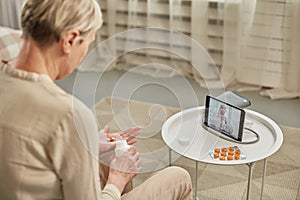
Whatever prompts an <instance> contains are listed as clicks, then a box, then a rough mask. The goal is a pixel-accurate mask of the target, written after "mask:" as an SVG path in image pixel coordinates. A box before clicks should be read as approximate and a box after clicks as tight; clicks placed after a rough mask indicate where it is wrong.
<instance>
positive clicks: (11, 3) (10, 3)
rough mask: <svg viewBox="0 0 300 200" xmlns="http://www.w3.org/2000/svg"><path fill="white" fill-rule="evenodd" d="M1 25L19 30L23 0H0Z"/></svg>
mask: <svg viewBox="0 0 300 200" xmlns="http://www.w3.org/2000/svg"><path fill="white" fill-rule="evenodd" d="M0 4H1V18H2V19H1V20H2V21H0V22H1V25H2V26H5V27H9V28H14V29H21V26H20V19H19V18H20V12H21V7H22V4H23V0H1V2H0Z"/></svg>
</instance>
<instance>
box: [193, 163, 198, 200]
mask: <svg viewBox="0 0 300 200" xmlns="http://www.w3.org/2000/svg"><path fill="white" fill-rule="evenodd" d="M195 168H196V171H195V194H194V195H195V200H198V198H197V189H198V181H197V178H198V162H197V161H196V167H195Z"/></svg>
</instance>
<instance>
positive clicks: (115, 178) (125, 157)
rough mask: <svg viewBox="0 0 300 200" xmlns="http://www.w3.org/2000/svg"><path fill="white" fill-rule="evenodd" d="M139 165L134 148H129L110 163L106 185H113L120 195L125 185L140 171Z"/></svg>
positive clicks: (138, 155)
mask: <svg viewBox="0 0 300 200" xmlns="http://www.w3.org/2000/svg"><path fill="white" fill-rule="evenodd" d="M140 164H141V159H140V154H139V153H138V152H137V151H136V148H135V147H133V146H132V147H130V149H129V150H128V151H127V152H125V153H124V154H122V155H121V156H120V157H115V158H114V159H113V160H112V161H111V163H110V170H109V175H108V180H107V184H114V185H115V186H116V187H117V188H118V189H119V191H120V193H122V192H123V190H124V187H125V186H126V184H127V183H128V182H129V181H131V180H132V179H133V178H134V177H135V176H136V175H137V173H138V172H139V171H140V170H141V167H140Z"/></svg>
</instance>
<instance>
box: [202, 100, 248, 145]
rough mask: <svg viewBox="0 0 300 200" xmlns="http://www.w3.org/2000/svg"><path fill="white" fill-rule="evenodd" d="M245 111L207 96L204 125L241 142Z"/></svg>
mask: <svg viewBox="0 0 300 200" xmlns="http://www.w3.org/2000/svg"><path fill="white" fill-rule="evenodd" d="M244 120H245V111H244V110H243V109H241V108H238V107H236V106H234V105H232V104H229V103H226V102H224V101H221V100H219V99H217V98H214V97H212V96H209V95H207V96H206V101H205V116H204V125H205V126H207V127H209V128H211V129H213V130H215V131H217V132H219V133H221V134H224V135H226V136H228V137H230V138H232V139H234V140H237V141H242V136H243V127H244Z"/></svg>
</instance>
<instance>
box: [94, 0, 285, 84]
mask: <svg viewBox="0 0 300 200" xmlns="http://www.w3.org/2000/svg"><path fill="white" fill-rule="evenodd" d="M98 1H99V4H100V6H101V9H102V12H103V18H104V25H103V27H102V28H101V30H100V32H99V34H98V36H97V38H98V41H103V40H104V39H107V38H109V37H110V36H112V35H114V34H117V33H120V32H123V31H126V30H128V29H131V28H139V27H157V28H165V29H172V30H176V31H179V32H181V33H183V34H185V35H187V36H191V37H193V38H194V36H195V37H196V34H195V32H193V28H194V27H193V26H200V25H203V24H201V23H200V24H198V21H197V19H195V18H194V16H193V12H197V10H195V9H194V10H193V6H194V4H195V2H196V1H192V0H98ZM289 5H290V4H289V0H257V3H256V7H255V13H254V15H253V16H254V17H253V19H252V20H251V23H249V22H245V21H242V22H241V23H242V27H243V28H242V30H241V37H242V43H241V46H240V47H239V49H238V50H239V51H240V52H239V53H240V62H239V66H238V70H237V72H236V73H237V74H238V76H237V79H238V81H239V82H242V83H249V84H254V85H255V84H257V81H254V80H253V79H251V78H249V77H253V76H256V75H255V74H256V73H257V71H259V70H261V69H262V66H263V73H262V74H259V76H260V77H261V79H262V83H261V84H262V85H264V86H269V87H274V86H277V85H278V84H279V82H278V81H276V80H277V79H278V80H280V79H279V76H281V74H282V73H285V72H284V70H283V68H282V64H283V63H284V62H285V61H284V56H285V54H286V51H285V50H284V46H286V45H287V44H288V42H289V39H288V38H289V28H290V25H289V19H290V16H289V9H290V8H289ZM206 6H207V9H206V12H205V16H204V17H203V16H202V17H203V18H204V21H205V22H204V23H205V24H204V25H205V27H203V29H205V30H204V31H203V33H201V34H202V35H201V37H200V38H201V39H199V40H198V42H200V44H201V45H202V46H203V47H204V48H205V49H206V50H207V51H208V53H209V55H210V56H211V57H212V59H213V61H214V63H215V64H216V65H217V66H218V68H219V69H220V70H222V65H223V61H224V44H225V41H224V40H225V39H226V38H224V26H227V25H228V24H229V25H230V23H231V21H230V20H228V19H226V17H225V16H224V13H225V12H226V10H225V9H226V1H223V0H209V1H207V4H206ZM236 9H240V10H237V11H236V12H237V13H238V12H247V9H248V8H247V7H242V8H241V7H236ZM236 18H238V16H237V17H236ZM226 20H228V21H226ZM247 23H249V24H247ZM229 27H230V26H229ZM236 28H239V27H236ZM249 30H250V31H249ZM237 31H238V30H237ZM158 35H161V34H159V33H158ZM162 35H163V34H162ZM128 39H130V40H134V41H139V42H143V40H144V39H145V38H118V40H120V41H123V43H124V45H125V43H126V42H127V41H128ZM233 39H234V38H233ZM150 40H151V42H154V43H160V44H162V45H168V42H169V41H166V40H165V38H164V37H155V38H152V39H150ZM120 44H122V42H121V43H120ZM175 44H176V47H177V48H181V49H182V54H187V55H188V54H190V53H191V52H190V51H191V49H190V48H191V47H190V45H189V44H184V43H182V42H180V40H178V41H175ZM124 45H120V46H118V47H116V48H117V49H116V51H118V52H124ZM236 50H237V49H235V48H232V51H236ZM228 53H229V54H230V53H236V52H230V49H229V52H226V54H228ZM145 62H153V63H162V64H165V65H168V66H171V67H173V68H175V69H176V70H177V71H178V72H180V73H182V74H184V75H186V76H190V77H194V76H195V73H194V71H193V69H192V66H191V65H190V60H185V59H182V58H181V57H179V56H176V55H173V54H172V53H170V52H165V51H160V50H158V49H155V50H153V49H142V50H137V51H135V52H130V53H126V55H124V56H122V57H120V58H119V59H118V60H117V62H116V63H115V65H116V67H117V68H120V69H130V68H131V67H132V66H136V65H140V64H143V63H145ZM120 63H121V64H120ZM118 64H120V65H118ZM229 64H230V63H229ZM235 67H236V66H235ZM249 74H253V76H249ZM270 74H272V75H271V76H270ZM268 79H272V80H268Z"/></svg>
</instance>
